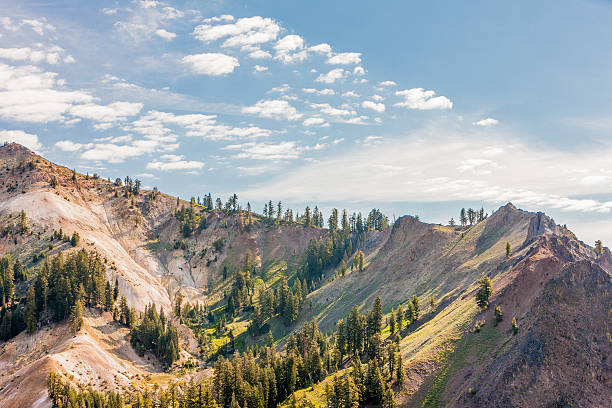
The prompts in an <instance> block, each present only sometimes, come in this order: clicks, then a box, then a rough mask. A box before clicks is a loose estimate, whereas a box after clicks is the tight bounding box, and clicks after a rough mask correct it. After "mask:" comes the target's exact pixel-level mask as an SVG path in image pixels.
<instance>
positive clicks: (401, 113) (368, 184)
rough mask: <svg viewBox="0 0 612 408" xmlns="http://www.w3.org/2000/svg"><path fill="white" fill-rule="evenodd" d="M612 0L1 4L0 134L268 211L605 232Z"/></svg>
mask: <svg viewBox="0 0 612 408" xmlns="http://www.w3.org/2000/svg"><path fill="white" fill-rule="evenodd" d="M610 21H612V2H609V1H601V0H600V1H594V0H592V1H589V0H583V1H567V0H556V1H539V2H533V1H514V2H490V1H470V2H456V1H428V2H407V1H388V2H385V3H384V6H381V4H380V2H369V1H333V2H330V1H314V0H313V1H307V2H305V1H292V0H284V1H274V0H265V1H259V0H251V1H244V2H240V1H229V0H228V1H223V0H217V1H214V0H213V1H206V2H202V1H178V2H170V1H167V2H164V1H153V0H142V1H97V2H84V1H77V0H72V1H61V0H57V1H52V2H48V1H31V0H21V1H19V2H17V1H7V0H0V142H5V141H15V142H19V143H22V144H24V145H25V146H27V147H29V148H31V149H32V150H34V151H35V152H37V153H39V154H42V155H44V156H45V157H46V158H48V159H50V160H52V161H54V162H56V163H58V164H62V165H66V166H68V167H71V168H75V169H77V170H78V171H79V172H82V173H86V172H89V173H90V174H93V173H98V174H100V175H101V176H103V177H111V178H113V179H114V178H116V177H121V178H124V177H125V176H126V175H129V176H130V177H132V178H133V179H136V178H137V179H140V180H141V181H142V183H143V185H144V186H147V187H149V188H151V187H153V186H156V187H158V188H159V189H160V190H161V191H164V192H167V193H170V194H174V195H178V196H180V197H181V198H185V199H188V198H189V197H191V196H203V195H204V194H206V193H208V192H211V193H212V195H213V197H216V196H221V197H222V199H226V198H227V196H229V195H230V194H232V193H234V192H235V193H237V194H238V197H239V200H240V201H241V202H242V203H246V202H247V201H249V202H250V203H251V204H252V205H253V206H254V208H256V209H258V208H263V204H264V202H267V201H268V200H273V201H275V202H276V201H279V200H281V201H282V202H283V203H284V206H285V207H291V208H294V212H296V211H299V212H302V211H303V210H302V209H303V208H304V207H305V206H306V205H310V206H311V207H314V206H315V205H318V206H319V208H320V209H322V210H323V213H324V215H325V216H328V215H329V213H330V209H331V208H332V207H337V208H347V209H348V210H349V211H350V212H352V211H362V212H367V211H369V209H371V208H380V209H381V210H382V211H383V212H385V213H386V214H387V215H388V216H389V217H390V218H391V219H394V218H397V217H399V216H401V215H404V214H412V215H415V214H416V215H419V216H420V217H421V219H422V220H425V221H430V222H438V223H446V222H448V220H449V219H450V218H451V217H454V218H455V220H456V219H457V218H458V214H459V210H460V209H461V208H462V207H466V208H467V207H474V208H480V207H484V208H485V210H486V211H487V212H489V213H490V212H492V211H493V210H495V209H496V208H498V207H499V206H500V205H503V204H505V203H506V202H509V201H510V202H512V203H513V204H515V205H516V206H517V207H519V208H522V209H525V210H529V211H543V212H546V213H547V214H549V215H551V216H552V217H554V219H555V221H556V222H557V223H559V224H567V225H568V227H569V228H570V229H572V230H573V231H574V232H576V233H577V235H578V237H579V238H581V239H583V240H584V241H585V242H587V243H589V244H591V245H592V244H593V242H594V240H596V239H602V240H603V241H604V244H608V243H612V217H611V215H612V213H611V210H612V160H611V158H612V103H611V102H612V42H610V41H609V39H610V38H612V24H610Z"/></svg>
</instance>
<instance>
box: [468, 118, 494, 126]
mask: <svg viewBox="0 0 612 408" xmlns="http://www.w3.org/2000/svg"><path fill="white" fill-rule="evenodd" d="M498 123H499V120H497V119H493V118H486V119H481V120H479V121H477V122H473V123H472V125H475V126H494V125H497V124H498Z"/></svg>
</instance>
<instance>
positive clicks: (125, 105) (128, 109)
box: [70, 102, 143, 122]
mask: <svg viewBox="0 0 612 408" xmlns="http://www.w3.org/2000/svg"><path fill="white" fill-rule="evenodd" d="M142 106H143V105H142V103H132V102H114V103H111V104H109V105H98V104H95V103H88V104H83V105H76V106H73V107H72V108H70V115H72V116H75V117H79V118H83V119H90V120H93V121H96V122H116V121H122V120H125V119H127V117H128V116H134V115H137V114H138V113H139V112H140V111H141V109H142Z"/></svg>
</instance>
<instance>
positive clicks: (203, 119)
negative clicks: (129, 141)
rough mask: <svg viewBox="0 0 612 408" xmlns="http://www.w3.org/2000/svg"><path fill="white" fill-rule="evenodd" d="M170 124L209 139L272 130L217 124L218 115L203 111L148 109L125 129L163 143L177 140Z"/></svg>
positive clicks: (256, 134) (260, 135)
mask: <svg viewBox="0 0 612 408" xmlns="http://www.w3.org/2000/svg"><path fill="white" fill-rule="evenodd" d="M168 126H175V127H181V128H183V129H186V130H187V132H186V133H185V136H189V137H202V138H204V139H207V140H236V139H257V138H264V137H268V136H269V135H270V134H271V133H272V132H271V131H270V130H268V129H262V128H260V127H257V126H248V127H232V126H228V125H224V124H220V123H217V121H216V116H214V115H202V114H188V115H175V114H173V113H168V112H159V111H149V112H147V114H146V115H145V116H143V117H141V118H139V119H138V120H136V121H134V122H132V123H130V124H129V125H128V126H126V128H125V129H126V130H128V131H132V132H135V133H139V134H142V135H144V136H146V137H148V138H150V139H153V140H157V141H159V142H160V143H172V142H174V141H175V140H176V136H174V132H173V130H172V129H169V128H168Z"/></svg>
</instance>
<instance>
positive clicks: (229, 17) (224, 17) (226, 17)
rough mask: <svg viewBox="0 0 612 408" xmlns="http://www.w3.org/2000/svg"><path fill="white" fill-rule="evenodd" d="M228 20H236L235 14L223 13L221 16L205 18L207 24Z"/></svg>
mask: <svg viewBox="0 0 612 408" xmlns="http://www.w3.org/2000/svg"><path fill="white" fill-rule="evenodd" d="M228 21H234V16H232V15H231V14H222V15H220V16H215V17H209V18H205V19H204V20H203V22H204V23H206V24H210V23H219V22H228Z"/></svg>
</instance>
